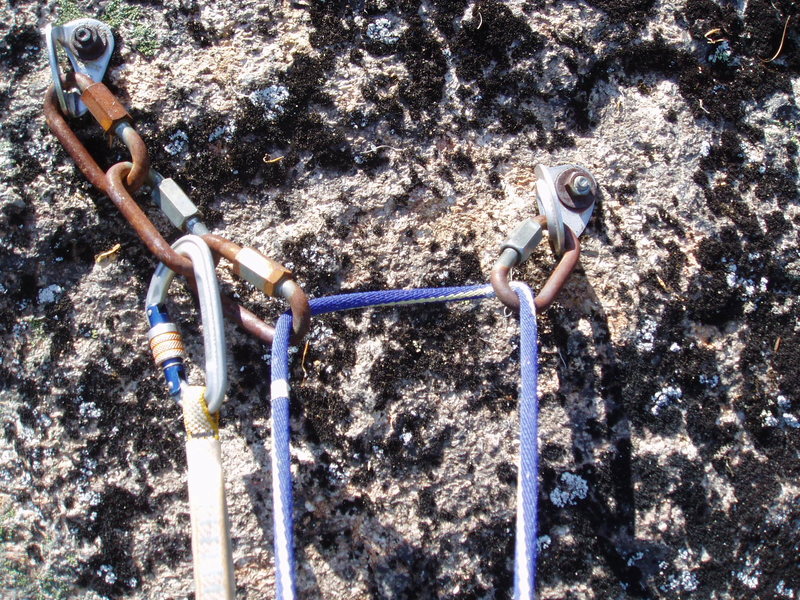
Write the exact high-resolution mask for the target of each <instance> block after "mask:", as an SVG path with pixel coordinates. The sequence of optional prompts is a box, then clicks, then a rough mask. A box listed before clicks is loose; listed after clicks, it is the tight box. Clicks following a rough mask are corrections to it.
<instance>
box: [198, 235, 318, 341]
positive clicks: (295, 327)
mask: <svg viewBox="0 0 800 600" xmlns="http://www.w3.org/2000/svg"><path fill="white" fill-rule="evenodd" d="M203 240H205V242H206V243H207V244H208V246H209V248H211V250H212V251H213V252H214V253H216V254H218V255H220V256H222V257H224V258H225V259H226V260H228V261H229V262H230V263H231V264H232V265H233V272H234V273H235V274H236V275H237V276H238V277H241V278H242V279H245V280H246V281H249V282H250V283H251V284H253V285H254V286H255V287H257V288H258V289H260V290H261V291H263V292H264V293H265V294H267V295H268V296H272V297H277V296H281V297H283V298H285V299H286V300H287V301H288V302H289V307H290V308H291V310H292V331H293V335H292V340H293V342H295V343H298V342H299V341H300V340H301V339H303V337H304V336H305V335H306V333H308V328H309V325H310V321H311V308H310V307H309V305H308V296H306V294H305V292H304V291H303V290H302V289H301V288H300V286H299V285H297V283H296V282H295V281H294V280H293V279H292V272H291V271H289V269H287V268H286V267H284V266H283V265H281V264H279V263H277V262H275V261H274V260H272V259H271V258H268V257H266V256H264V255H263V254H261V253H260V252H258V251H257V250H254V249H252V248H242V247H241V246H239V245H238V244H235V243H234V242H232V241H230V240H228V239H226V238H224V237H222V236H219V235H216V234H214V233H207V234H205V235H204V236H203Z"/></svg>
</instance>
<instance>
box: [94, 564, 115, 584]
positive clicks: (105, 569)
mask: <svg viewBox="0 0 800 600" xmlns="http://www.w3.org/2000/svg"><path fill="white" fill-rule="evenodd" d="M97 576H98V577H100V578H101V579H103V580H104V581H105V582H106V583H107V584H108V585H114V584H115V583H116V582H117V574H116V573H114V567H112V566H111V565H100V568H99V569H97Z"/></svg>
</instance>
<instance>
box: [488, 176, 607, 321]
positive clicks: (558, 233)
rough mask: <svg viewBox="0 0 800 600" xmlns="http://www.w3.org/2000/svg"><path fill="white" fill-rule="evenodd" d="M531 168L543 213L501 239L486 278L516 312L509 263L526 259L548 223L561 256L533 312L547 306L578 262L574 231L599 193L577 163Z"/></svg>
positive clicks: (583, 225)
mask: <svg viewBox="0 0 800 600" xmlns="http://www.w3.org/2000/svg"><path fill="white" fill-rule="evenodd" d="M535 173H536V175H537V181H536V203H537V205H538V207H539V210H540V212H541V213H542V214H540V215H537V216H536V217H533V218H531V219H528V220H526V221H525V222H524V223H522V225H520V226H519V227H518V228H517V229H516V230H515V231H514V233H512V234H511V236H510V237H509V239H508V240H506V241H505V242H504V243H503V245H502V246H501V254H500V258H499V259H498V260H497V262H496V263H495V265H494V267H493V268H492V273H491V278H490V279H491V283H492V287H493V288H494V291H495V294H496V295H497V298H498V299H499V300H500V301H501V302H502V303H503V304H505V305H506V306H507V307H508V308H510V309H511V310H513V311H515V312H517V311H519V298H518V297H517V294H516V293H515V292H514V290H513V289H512V288H511V285H510V284H509V274H510V272H511V269H512V268H513V267H515V266H517V265H519V264H520V263H522V262H524V261H525V260H527V259H528V257H529V256H530V255H531V253H532V252H533V250H534V248H536V246H537V245H538V244H539V242H540V241H541V239H542V235H543V233H544V230H545V229H546V230H547V235H548V238H549V241H550V247H551V249H552V250H553V253H554V254H555V255H556V256H557V257H558V258H559V261H558V264H557V265H556V267H555V269H554V270H553V272H552V273H551V274H550V277H548V279H547V281H546V282H545V284H544V286H543V287H542V289H541V290H540V291H539V292H538V293H537V294H536V298H535V299H534V304H535V306H536V310H537V312H543V311H545V310H547V309H548V308H549V307H550V305H551V304H552V303H553V301H554V300H555V298H556V296H557V295H558V293H559V292H560V291H561V289H562V288H563V287H564V284H566V282H567V279H569V276H570V274H571V273H572V271H573V270H574V269H575V265H577V264H578V260H579V259H580V254H581V244H580V241H579V239H578V236H579V235H580V234H581V233H582V232H583V230H584V229H585V228H586V224H587V223H588V222H589V218H590V217H591V215H592V210H593V209H594V204H595V201H596V198H597V194H598V188H597V182H596V181H595V179H594V177H593V176H592V175H591V173H589V172H588V171H587V170H585V169H583V168H581V167H578V166H575V165H564V166H560V167H554V168H550V167H546V166H544V165H537V166H536V168H535Z"/></svg>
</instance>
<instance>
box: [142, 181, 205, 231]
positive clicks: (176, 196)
mask: <svg viewBox="0 0 800 600" xmlns="http://www.w3.org/2000/svg"><path fill="white" fill-rule="evenodd" d="M153 202H155V203H156V205H157V206H158V207H159V208H160V209H161V211H162V212H163V213H164V215H165V216H166V217H167V218H168V219H169V221H170V223H172V224H173V225H175V227H177V228H178V229H180V230H183V229H184V228H185V226H186V222H187V221H188V220H189V219H191V218H192V217H196V216H198V215H199V214H200V211H199V210H198V209H197V206H195V204H194V202H192V201H191V200H190V199H189V196H187V195H186V193H185V192H184V191H183V190H182V189H181V188H180V186H179V185H178V184H177V183H176V182H175V180H174V179H171V178H167V179H162V180H161V181H160V182H159V184H158V185H157V186H155V187H154V188H153Z"/></svg>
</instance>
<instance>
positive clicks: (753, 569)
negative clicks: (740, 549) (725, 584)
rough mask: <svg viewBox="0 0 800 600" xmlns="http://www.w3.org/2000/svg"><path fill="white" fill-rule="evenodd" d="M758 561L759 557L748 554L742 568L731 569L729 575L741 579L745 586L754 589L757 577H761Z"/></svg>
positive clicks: (756, 585) (759, 560)
mask: <svg viewBox="0 0 800 600" xmlns="http://www.w3.org/2000/svg"><path fill="white" fill-rule="evenodd" d="M760 562H761V559H759V558H758V557H756V558H755V559H753V558H752V557H749V556H748V557H747V562H746V563H745V565H744V568H743V569H742V570H741V571H731V575H733V576H734V577H736V579H738V580H739V581H741V582H742V585H744V586H745V587H747V588H750V589H751V590H754V589H756V588H757V587H758V579H759V577H761V569H759V568H758V564H759V563H760Z"/></svg>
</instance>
